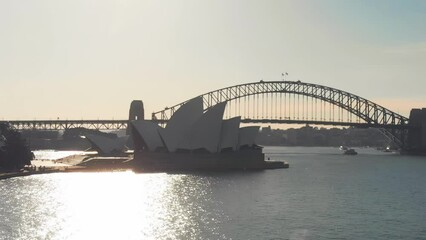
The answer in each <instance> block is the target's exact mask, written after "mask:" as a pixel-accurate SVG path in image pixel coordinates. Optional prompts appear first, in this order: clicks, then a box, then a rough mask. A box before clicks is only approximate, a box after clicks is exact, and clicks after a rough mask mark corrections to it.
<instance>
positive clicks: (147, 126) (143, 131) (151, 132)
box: [132, 120, 164, 151]
mask: <svg viewBox="0 0 426 240" xmlns="http://www.w3.org/2000/svg"><path fill="white" fill-rule="evenodd" d="M132 124H133V129H134V131H136V132H137V134H138V136H140V137H141V139H140V140H142V141H143V144H144V145H145V146H146V147H147V148H148V150H150V151H155V150H157V149H158V148H162V147H164V145H163V141H162V140H161V137H160V134H159V130H160V129H161V127H160V126H158V124H156V123H154V122H152V121H147V120H136V121H132ZM133 134H136V133H135V132H133Z"/></svg>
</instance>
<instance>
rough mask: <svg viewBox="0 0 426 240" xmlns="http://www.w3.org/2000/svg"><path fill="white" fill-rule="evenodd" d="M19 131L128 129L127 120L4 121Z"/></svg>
mask: <svg viewBox="0 0 426 240" xmlns="http://www.w3.org/2000/svg"><path fill="white" fill-rule="evenodd" d="M2 122H5V123H8V124H10V125H11V126H12V127H13V128H14V129H17V130H65V129H70V128H89V129H97V130H119V129H126V128H127V123H128V121H127V120H42V121H37V120H34V121H31V120H28V121H2Z"/></svg>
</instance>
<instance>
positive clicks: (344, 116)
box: [8, 81, 416, 147]
mask: <svg viewBox="0 0 426 240" xmlns="http://www.w3.org/2000/svg"><path fill="white" fill-rule="evenodd" d="M200 96H201V97H202V98H203V102H204V110H208V109H209V108H211V107H212V106H214V105H216V104H218V103H221V102H227V107H226V109H225V114H224V118H232V117H235V116H241V119H242V120H241V122H242V123H268V124H311V125H329V126H343V127H362V128H377V129H380V130H381V131H382V133H383V134H385V135H386V136H387V137H389V138H390V139H391V140H392V141H394V142H395V143H396V144H397V145H399V146H401V147H403V146H404V145H406V144H407V136H408V132H409V131H413V129H414V128H416V126H415V125H414V124H413V123H412V122H413V121H412V122H411V123H410V119H409V118H407V117H405V116H402V115H400V114H398V113H395V112H393V111H391V110H389V109H387V108H385V107H382V106H380V105H379V104H377V103H374V102H372V101H370V100H367V99H365V98H363V97H360V96H357V95H355V94H352V93H349V92H346V91H343V90H339V89H336V88H332V87H327V86H323V85H318V84H312V83H305V82H301V81H259V82H252V83H246V84H240V85H235V86H230V87H226V88H222V89H218V90H214V91H211V92H208V93H205V94H202V95H200ZM194 97H195V96H194ZM188 100H190V99H188ZM188 100H187V101H188ZM187 101H183V102H181V103H179V104H176V105H173V106H170V107H166V108H164V109H162V110H159V111H156V112H154V113H152V121H156V122H158V123H159V124H165V123H167V120H168V119H169V118H170V117H171V116H172V115H173V113H174V112H175V111H176V110H177V109H178V108H179V107H180V106H182V105H183V104H184V103H185V102H187ZM128 122H129V119H127V120H29V121H8V123H9V124H10V125H12V127H14V128H15V129H18V130H26V129H28V130H30V129H33V130H64V129H69V128H77V127H84V128H91V129H98V130H115V129H126V128H127V124H128ZM410 129H411V130H410Z"/></svg>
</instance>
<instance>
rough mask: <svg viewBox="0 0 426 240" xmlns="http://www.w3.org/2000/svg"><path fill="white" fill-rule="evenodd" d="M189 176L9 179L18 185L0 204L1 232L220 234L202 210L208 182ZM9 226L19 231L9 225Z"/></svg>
mask: <svg viewBox="0 0 426 240" xmlns="http://www.w3.org/2000/svg"><path fill="white" fill-rule="evenodd" d="M189 178H191V176H187V175H167V174H134V173H132V172H118V173H72V174H69V173H68V174H51V175H40V176H31V177H27V178H16V179H11V180H10V181H9V182H10V184H19V185H20V186H21V187H22V188H21V189H20V190H18V189H16V188H15V190H14V191H16V192H15V193H10V194H8V196H12V197H13V196H15V197H16V198H15V199H14V200H13V201H12V200H10V202H8V203H5V204H6V205H8V206H10V208H9V209H8V210H6V211H7V212H6V214H5V216H6V218H7V219H6V220H5V221H3V223H2V225H3V226H2V227H1V229H2V230H1V231H2V232H1V235H2V236H10V239H188V238H200V234H201V233H200V231H202V235H203V236H209V235H210V236H211V237H213V238H219V236H217V233H216V232H215V224H214V221H215V219H219V216H214V215H215V214H216V213H215V212H214V211H213V212H212V211H205V210H204V211H203V209H205V205H206V204H209V202H210V193H209V192H208V191H207V190H206V189H208V188H205V186H204V185H205V184H207V182H204V181H202V178H193V179H189ZM196 179H200V180H201V181H197V180H196ZM187 181H191V184H190V185H188V184H185V182H187ZM194 181H195V182H194ZM2 187H6V188H7V186H4V185H2ZM1 190H3V189H1ZM18 191H19V192H20V194H18ZM210 207H211V206H209V207H208V208H209V209H210ZM14 224H18V231H16V230H13V229H11V228H14V227H15V226H14ZM205 226H209V227H208V229H206V228H205ZM5 227H6V228H5ZM5 229H6V230H5ZM8 230H9V231H8ZM214 236H215V237H214Z"/></svg>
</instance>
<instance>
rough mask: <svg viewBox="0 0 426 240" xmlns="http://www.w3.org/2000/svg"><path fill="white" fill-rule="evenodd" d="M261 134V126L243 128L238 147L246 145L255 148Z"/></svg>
mask: <svg viewBox="0 0 426 240" xmlns="http://www.w3.org/2000/svg"><path fill="white" fill-rule="evenodd" d="M258 134H259V126H251V127H242V128H240V131H239V136H238V146H239V147H242V146H245V145H248V146H250V147H251V146H253V145H254V144H255V140H256V137H257V135H258Z"/></svg>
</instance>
